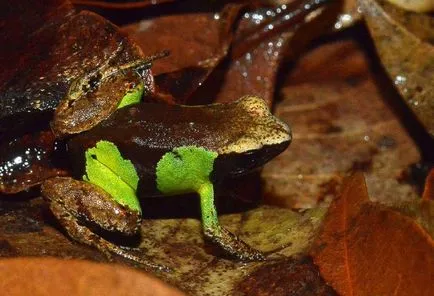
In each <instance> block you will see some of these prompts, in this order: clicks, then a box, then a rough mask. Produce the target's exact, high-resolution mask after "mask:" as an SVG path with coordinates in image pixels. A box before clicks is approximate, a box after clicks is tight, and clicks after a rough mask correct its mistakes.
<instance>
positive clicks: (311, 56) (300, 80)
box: [262, 39, 420, 208]
mask: <svg viewBox="0 0 434 296" xmlns="http://www.w3.org/2000/svg"><path fill="white" fill-rule="evenodd" d="M375 78H376V76H374V74H373V73H372V72H371V70H370V68H369V59H368V57H367V56H366V54H365V53H364V51H363V49H362V48H361V47H360V45H359V44H358V43H357V40H354V39H350V40H338V41H334V42H329V43H326V44H323V45H321V46H318V47H316V48H314V49H312V50H311V51H309V52H307V53H306V54H305V55H304V56H303V57H302V58H301V59H299V60H298V61H297V62H296V64H295V66H294V68H293V69H292V71H291V72H289V75H288V77H287V78H286V80H285V84H284V86H283V87H282V88H281V90H280V98H281V100H280V101H278V102H277V104H276V106H275V114H276V116H277V117H279V118H281V119H282V120H284V121H286V122H287V123H288V124H290V125H291V127H292V131H293V142H292V143H291V146H290V147H289V149H287V150H286V151H285V152H284V153H282V154H281V155H279V156H278V157H277V158H276V159H274V160H272V161H271V162H269V163H268V164H267V165H265V167H264V170H263V173H262V177H263V179H264V185H265V194H266V198H267V202H268V203H272V204H276V205H280V206H285V207H296V208H306V207H307V208H310V207H314V206H316V204H317V203H318V202H320V201H323V200H325V201H330V200H331V199H332V198H333V197H334V196H336V194H337V192H339V186H340V184H341V180H342V177H343V176H345V175H346V174H351V173H353V172H355V171H364V172H365V173H366V175H367V182H368V189H369V192H370V196H371V197H372V198H373V199H376V200H381V201H390V200H397V199H399V200H411V199H415V198H417V194H416V192H415V191H414V190H413V188H412V187H411V186H410V185H408V184H405V183H400V182H399V181H398V176H399V175H400V173H401V172H402V171H403V170H406V168H407V167H408V166H409V165H410V164H412V163H415V162H417V161H419V160H420V154H419V151H418V150H417V146H416V145H415V143H414V142H413V141H412V139H411V138H410V137H409V135H408V134H407V133H406V130H405V129H404V128H403V127H402V126H401V125H400V122H399V120H398V118H397V117H396V115H395V114H394V113H393V112H392V110H391V108H390V107H389V106H388V105H387V104H386V103H385V101H384V99H385V98H387V97H386V96H385V95H384V94H382V93H381V92H380V87H379V86H377V85H376V82H375ZM383 88H384V86H383ZM391 98H392V99H393V98H396V97H391Z"/></svg>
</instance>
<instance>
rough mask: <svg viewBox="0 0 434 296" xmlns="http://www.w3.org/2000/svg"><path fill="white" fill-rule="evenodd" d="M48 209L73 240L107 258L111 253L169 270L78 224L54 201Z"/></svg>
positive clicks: (153, 267)
mask: <svg viewBox="0 0 434 296" xmlns="http://www.w3.org/2000/svg"><path fill="white" fill-rule="evenodd" d="M50 210H51V211H52V212H53V214H54V216H55V217H56V218H57V220H58V221H59V223H60V224H61V225H62V226H63V227H64V228H65V230H66V232H67V233H68V235H69V236H70V237H71V238H72V239H73V240H75V241H78V242H80V243H83V244H86V245H90V246H92V247H95V248H97V249H98V250H99V251H101V252H102V253H104V254H105V255H106V256H107V257H108V258H109V259H111V257H112V254H116V255H119V256H121V257H123V258H126V259H128V260H131V261H134V262H136V263H138V264H140V265H143V266H145V267H148V268H150V269H152V270H156V271H170V269H169V268H168V267H166V266H164V265H160V264H156V263H154V262H152V261H151V260H149V259H147V258H144V257H143V256H137V255H134V254H132V253H131V251H132V250H133V249H135V248H124V247H120V246H118V245H115V244H113V243H111V242H109V241H108V240H105V239H104V238H102V237H101V236H99V235H97V234H95V233H93V232H92V231H91V230H90V229H89V228H87V227H86V226H84V225H80V224H79V223H78V222H77V219H76V218H75V217H74V216H72V215H71V214H70V213H69V212H67V211H65V209H64V208H63V206H62V205H61V204H59V203H55V202H54V203H51V204H50Z"/></svg>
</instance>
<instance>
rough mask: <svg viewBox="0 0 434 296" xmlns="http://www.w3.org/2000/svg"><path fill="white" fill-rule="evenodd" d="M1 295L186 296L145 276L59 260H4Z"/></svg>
mask: <svg viewBox="0 0 434 296" xmlns="http://www.w3.org/2000/svg"><path fill="white" fill-rule="evenodd" d="M0 274H2V280H1V283H0V291H2V294H3V295H8V296H25V295H34V296H46V295H76V296H84V295H86V296H91V295H95V296H97V295H107V296H109V295H143V296H151V295H152V296H182V295H185V294H183V293H181V292H180V291H177V290H175V289H174V288H172V287H169V286H168V285H166V284H164V283H163V282H161V281H160V280H157V279H156V278H154V277H151V276H149V275H147V274H145V273H142V272H139V271H136V270H134V269H129V268H126V267H123V266H119V265H117V266H116V265H108V264H98V263H92V262H90V261H81V260H60V259H55V258H15V259H3V260H0Z"/></svg>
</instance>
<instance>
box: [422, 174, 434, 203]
mask: <svg viewBox="0 0 434 296" xmlns="http://www.w3.org/2000/svg"><path fill="white" fill-rule="evenodd" d="M422 199H424V200H433V201H434V169H431V171H430V172H429V175H428V177H426V181H425V188H424V190H423V195H422Z"/></svg>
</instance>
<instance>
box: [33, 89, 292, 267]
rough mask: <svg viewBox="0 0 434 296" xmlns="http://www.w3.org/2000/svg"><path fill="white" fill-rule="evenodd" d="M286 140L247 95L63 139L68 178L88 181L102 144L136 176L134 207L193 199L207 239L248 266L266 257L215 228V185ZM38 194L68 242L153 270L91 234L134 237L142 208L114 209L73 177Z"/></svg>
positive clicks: (144, 115)
mask: <svg viewBox="0 0 434 296" xmlns="http://www.w3.org/2000/svg"><path fill="white" fill-rule="evenodd" d="M290 141H291V131H290V128H289V127H288V125H286V124H285V123H283V122H282V121H280V120H278V119H277V118H276V117H274V116H273V115H272V114H271V112H270V111H269V109H268V107H267V105H266V103H265V101H264V100H262V99H261V98H259V97H256V96H245V97H242V98H240V99H238V100H237V101H234V102H232V103H226V104H217V103H216V104H208V105H196V106H187V105H163V104H155V103H140V104H136V105H132V106H128V107H124V108H121V109H118V110H117V111H116V112H114V113H113V114H112V115H111V116H110V117H109V118H108V119H106V120H104V121H102V122H100V123H99V124H98V125H96V126H94V127H93V128H91V129H90V130H88V131H86V132H84V133H81V134H79V135H77V136H75V137H74V138H72V139H71V140H69V142H68V151H69V153H70V157H71V159H72V160H73V161H72V163H73V164H74V175H75V176H85V179H86V178H87V177H86V176H87V175H86V158H87V159H89V157H91V156H89V155H88V154H89V151H92V150H93V149H95V148H101V149H104V147H103V146H104V145H105V146H107V145H108V146H111V147H112V148H113V149H114V150H117V153H119V154H120V155H122V158H124V159H127V160H128V161H130V162H131V163H132V165H133V167H134V168H135V171H136V172H137V175H138V184H137V187H136V190H135V191H136V195H137V198H138V199H140V201H142V200H145V199H146V198H162V197H164V196H169V195H181V194H185V193H196V194H198V196H199V199H200V208H201V220H202V227H203V234H204V236H205V238H206V239H207V240H209V241H210V242H212V243H213V244H214V245H216V246H218V247H220V248H221V249H222V250H223V251H224V252H225V253H226V254H228V255H229V256H231V257H234V258H236V259H238V260H241V261H251V260H264V259H265V256H264V254H263V253H262V252H260V251H258V250H256V249H254V248H252V247H251V246H249V245H248V244H247V243H245V242H244V241H242V240H241V239H239V238H238V237H237V236H235V235H234V234H233V233H231V232H229V231H228V230H226V229H225V228H224V227H222V226H221V225H220V223H219V222H218V215H217V211H216V208H215V205H214V184H218V183H221V182H222V181H223V180H225V179H226V178H232V177H237V176H240V175H243V174H247V173H249V172H251V171H253V170H255V169H257V168H259V167H261V166H262V165H263V164H265V163H266V162H268V161H269V160H271V159H272V158H274V157H275V156H277V155H278V154H280V153H281V152H283V151H284V150H285V149H286V148H287V147H288V145H289V143H290ZM93 157H97V156H96V154H93ZM182 167H184V168H182ZM118 177H120V178H121V179H124V178H123V177H122V176H118ZM132 187H134V186H132ZM41 188H42V189H41V192H42V195H43V196H44V198H45V199H46V200H47V201H48V203H49V204H50V209H51V211H52V213H53V214H54V216H55V217H56V218H57V219H58V220H59V222H60V224H61V225H62V226H63V227H64V228H65V229H66V230H67V232H68V234H69V235H70V236H71V237H72V238H73V239H74V240H76V241H79V242H82V243H85V244H88V245H91V246H94V247H96V248H98V249H99V250H101V251H103V252H106V253H107V252H112V253H115V254H117V255H120V256H122V257H125V258H127V259H131V260H133V261H135V262H138V263H141V264H144V265H147V266H150V267H155V265H154V264H153V263H152V262H150V261H149V260H147V259H146V258H143V257H137V256H134V255H132V254H131V252H129V249H128V248H127V249H126V248H125V247H124V246H118V245H116V244H114V243H112V242H110V241H108V240H107V239H105V238H103V237H101V236H99V235H98V234H96V233H95V232H93V231H92V228H94V226H95V225H97V227H99V228H102V229H104V230H105V231H112V232H117V233H121V234H122V235H130V236H132V235H135V234H137V232H138V231H139V229H140V221H141V217H140V207H136V206H129V205H128V204H120V203H119V202H117V201H115V200H114V199H113V197H112V195H110V194H109V193H108V192H107V191H110V189H108V190H104V188H101V187H100V186H98V185H95V184H93V183H91V182H88V181H84V180H77V179H74V178H72V177H56V178H51V179H48V180H46V181H45V182H44V183H43V184H42V187H41ZM80 221H81V222H80ZM89 224H92V226H88V225H89Z"/></svg>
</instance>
